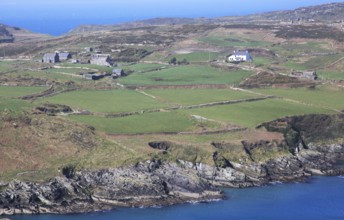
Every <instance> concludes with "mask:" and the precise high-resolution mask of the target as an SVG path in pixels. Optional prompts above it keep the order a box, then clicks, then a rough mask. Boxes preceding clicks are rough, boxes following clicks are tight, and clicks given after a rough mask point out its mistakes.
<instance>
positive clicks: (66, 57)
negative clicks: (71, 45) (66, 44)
mask: <svg viewBox="0 0 344 220" xmlns="http://www.w3.org/2000/svg"><path fill="white" fill-rule="evenodd" d="M59 58H60V61H64V60H69V59H72V54H70V53H68V52H66V53H59Z"/></svg>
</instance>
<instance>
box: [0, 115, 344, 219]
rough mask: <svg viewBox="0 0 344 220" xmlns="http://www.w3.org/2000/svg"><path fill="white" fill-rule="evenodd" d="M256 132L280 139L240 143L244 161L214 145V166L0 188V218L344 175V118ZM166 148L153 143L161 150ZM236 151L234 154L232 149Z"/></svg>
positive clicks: (291, 120) (78, 176)
mask: <svg viewBox="0 0 344 220" xmlns="http://www.w3.org/2000/svg"><path fill="white" fill-rule="evenodd" d="M259 129H266V130H268V131H271V132H280V133H282V134H283V136H284V140H283V141H279V142H278V141H265V140H262V141H259V142H254V143H252V142H249V141H243V142H242V149H239V150H238V149H237V151H242V152H241V154H238V155H242V156H241V158H240V159H239V160H238V161H239V162H238V161H235V162H234V161H231V160H230V159H229V158H230V157H228V155H229V154H230V153H231V152H232V148H231V146H230V145H229V144H226V143H222V142H221V143H216V142H214V143H213V146H214V153H213V160H214V164H215V166H210V165H207V164H202V163H192V162H189V161H185V160H177V161H175V162H168V161H161V160H159V159H154V160H151V161H147V162H145V163H138V164H136V165H134V166H131V167H127V168H117V169H104V170H95V171H79V172H76V171H75V170H74V168H73V167H67V168H66V169H64V170H63V171H62V173H63V174H64V176H62V175H61V176H60V177H56V178H54V179H52V180H50V181H49V182H47V183H24V182H19V181H13V182H11V183H8V184H6V183H2V184H0V215H1V214H5V215H10V214H39V213H75V212H89V211H97V210H108V209H111V208H113V207H116V206H125V207H132V206H134V207H136V206H153V205H170V204H176V203H184V202H187V201H190V200H193V201H200V200H209V199H219V198H222V197H223V195H222V193H221V191H220V190H218V189H217V188H216V186H226V187H252V186H260V185H264V184H268V183H270V182H274V181H281V182H290V181H302V180H304V179H306V178H308V177H309V176H312V175H319V174H320V175H342V174H344V169H343V166H341V163H342V161H344V140H343V133H344V115H306V116H295V117H288V118H283V119H278V120H275V121H272V122H268V123H264V124H262V125H260V126H259ZM170 144H171V143H168V142H164V143H158V142H154V143H150V146H151V147H153V148H155V149H157V150H162V151H166V153H168V151H169V150H171V149H172V148H171V147H169V145H170ZM236 153H238V152H236Z"/></svg>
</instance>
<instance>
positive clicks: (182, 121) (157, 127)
mask: <svg viewBox="0 0 344 220" xmlns="http://www.w3.org/2000/svg"><path fill="white" fill-rule="evenodd" d="M70 118H71V119H73V120H76V121H79V122H82V123H86V124H88V125H92V126H94V127H95V128H96V129H98V130H101V131H105V132H107V133H112V134H136V133H156V132H158V133H161V132H181V131H191V130H192V129H193V121H192V120H191V119H190V118H189V117H188V116H187V115H185V114H182V113H180V112H158V113H148V114H142V115H133V116H129V117H123V118H105V117H97V116H70Z"/></svg>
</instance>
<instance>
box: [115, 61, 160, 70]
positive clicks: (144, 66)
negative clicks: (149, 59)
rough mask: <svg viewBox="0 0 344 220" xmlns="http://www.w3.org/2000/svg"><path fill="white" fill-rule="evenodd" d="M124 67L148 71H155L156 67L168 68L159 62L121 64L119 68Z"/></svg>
mask: <svg viewBox="0 0 344 220" xmlns="http://www.w3.org/2000/svg"><path fill="white" fill-rule="evenodd" d="M122 67H123V69H128V70H131V71H134V72H148V71H154V70H156V69H161V68H167V66H166V65H162V64H157V63H137V64H134V65H130V66H121V67H118V68H122Z"/></svg>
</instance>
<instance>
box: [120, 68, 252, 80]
mask: <svg viewBox="0 0 344 220" xmlns="http://www.w3.org/2000/svg"><path fill="white" fill-rule="evenodd" d="M251 74H252V72H249V71H245V70H237V71H226V70H222V69H217V68H214V67H209V66H191V65H187V66H178V67H174V68H170V69H165V70H160V71H154V72H147V73H142V74H131V75H129V76H128V77H125V78H120V79H119V80H118V81H119V82H120V83H122V84H124V85H195V84H238V83H239V82H241V81H242V80H243V78H245V77H248V76H250V75H251Z"/></svg>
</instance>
